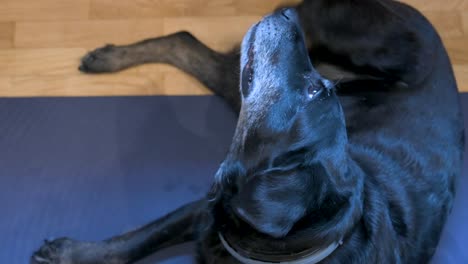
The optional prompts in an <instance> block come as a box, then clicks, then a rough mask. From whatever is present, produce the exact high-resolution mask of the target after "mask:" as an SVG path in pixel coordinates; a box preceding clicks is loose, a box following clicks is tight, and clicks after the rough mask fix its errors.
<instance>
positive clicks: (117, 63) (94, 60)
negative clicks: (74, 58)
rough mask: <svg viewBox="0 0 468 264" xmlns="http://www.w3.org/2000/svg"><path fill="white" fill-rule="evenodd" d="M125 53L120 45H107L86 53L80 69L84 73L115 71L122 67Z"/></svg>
mask: <svg viewBox="0 0 468 264" xmlns="http://www.w3.org/2000/svg"><path fill="white" fill-rule="evenodd" d="M123 54H124V52H123V51H122V50H120V49H119V48H118V47H116V46H114V45H106V46H104V47H101V48H97V49H95V50H93V51H91V52H89V53H88V54H86V55H85V56H84V57H83V58H82V59H81V64H80V66H79V67H78V69H79V70H80V71H81V72H84V73H104V72H115V71H118V70H120V69H121V61H122V55H123Z"/></svg>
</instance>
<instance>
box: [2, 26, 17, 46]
mask: <svg viewBox="0 0 468 264" xmlns="http://www.w3.org/2000/svg"><path fill="white" fill-rule="evenodd" d="M14 36H15V23H14V22H0V48H11V47H13V39H14Z"/></svg>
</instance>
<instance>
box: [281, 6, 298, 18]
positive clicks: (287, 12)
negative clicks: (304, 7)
mask: <svg viewBox="0 0 468 264" xmlns="http://www.w3.org/2000/svg"><path fill="white" fill-rule="evenodd" d="M294 12H295V11H294V9H293V8H284V9H283V10H281V15H282V16H283V17H284V18H285V19H286V20H291V19H292V18H293V17H294Z"/></svg>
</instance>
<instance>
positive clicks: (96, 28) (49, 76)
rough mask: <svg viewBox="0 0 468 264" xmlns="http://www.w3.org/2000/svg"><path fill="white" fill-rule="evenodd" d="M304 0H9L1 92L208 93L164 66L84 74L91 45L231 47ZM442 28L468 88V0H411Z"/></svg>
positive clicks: (1, 10) (0, 32) (0, 31)
mask: <svg viewBox="0 0 468 264" xmlns="http://www.w3.org/2000/svg"><path fill="white" fill-rule="evenodd" d="M298 2H300V0H255V4H252V3H253V2H252V0H133V1H129V0H40V1H37V0H2V1H1V4H0V96H101V95H154V94H162V95H185V94H186V95H200V94H209V93H210V92H209V91H208V90H207V89H206V88H205V87H203V86H202V85H201V84H200V83H199V82H198V81H196V80H194V79H193V78H191V77H190V76H187V75H185V74H184V73H182V72H180V71H179V70H177V69H174V68H172V67H170V66H164V65H144V66H139V67H136V68H133V69H129V70H126V71H123V72H121V73H118V74H108V75H85V74H81V73H79V72H78V71H77V67H78V64H79V60H80V58H81V56H83V55H84V54H85V53H86V52H87V51H88V50H90V49H94V48H95V47H98V46H102V45H104V44H107V43H114V44H126V43H132V42H135V41H138V40H142V39H145V38H151V37H157V36H161V35H164V34H169V33H172V32H176V31H179V30H189V31H191V32H192V33H193V34H194V35H195V36H197V37H198V38H199V39H200V40H201V41H203V42H204V43H206V44H207V45H209V46H210V47H212V48H214V49H216V50H219V51H227V50H229V49H231V48H232V47H233V46H235V45H236V44H238V43H239V42H240V40H241V39H242V36H243V35H244V34H245V32H246V31H247V29H248V27H249V26H250V25H251V24H252V23H254V22H256V21H257V20H258V19H259V18H260V17H261V16H262V15H264V14H265V13H268V12H270V11H272V10H273V9H275V8H276V7H277V6H282V5H287V4H291V3H298ZM404 2H406V3H409V4H411V5H413V6H415V7H416V8H417V9H419V10H420V11H421V12H422V13H424V14H425V15H426V16H427V17H428V19H429V20H430V21H431V22H432V23H433V24H434V26H435V27H436V28H437V29H438V31H439V33H440V35H441V36H442V38H443V41H444V43H445V45H446V47H447V49H448V52H449V54H450V57H451V60H452V62H453V64H454V71H455V73H456V76H457V81H458V84H459V88H460V90H461V91H468V0H448V1H441V0H405V1H404Z"/></svg>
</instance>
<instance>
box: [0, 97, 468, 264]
mask: <svg viewBox="0 0 468 264" xmlns="http://www.w3.org/2000/svg"><path fill="white" fill-rule="evenodd" d="M463 102H464V107H465V112H466V113H467V116H468V95H463ZM235 122H236V117H235V114H234V113H233V112H232V111H231V110H230V109H229V108H228V107H227V106H226V105H225V104H224V103H223V102H222V101H221V100H220V99H219V98H216V97H213V96H202V97H110V98H102V97H101V98H27V99H0V237H1V239H0V263H8V264H24V263H28V260H29V256H30V254H31V253H32V252H33V250H35V249H37V248H38V247H39V246H40V244H41V242H42V240H43V239H44V238H54V237H55V238H57V237H61V236H70V237H73V238H76V239H81V240H101V239H105V238H108V237H110V236H113V235H116V234H119V233H122V232H124V231H128V230H131V229H133V228H135V227H137V226H140V225H142V224H145V223H147V222H148V221H151V220H153V219H155V218H157V217H159V216H162V215H164V214H166V213H168V212H170V211H172V210H174V209H176V208H177V207H178V206H180V205H182V204H184V203H186V202H189V201H193V200H195V199H197V198H200V197H202V196H203V195H204V194H205V192H206V191H207V190H208V187H209V185H210V183H211V181H212V177H213V175H214V173H215V172H216V170H217V167H218V165H219V163H220V162H221V161H222V160H223V158H224V155H225V153H226V151H227V148H228V146H229V144H230V141H231V137H232V134H233V132H234V128H235ZM466 124H468V122H466ZM465 167H466V168H467V169H466V170H465V171H466V172H467V173H468V164H467V163H466V162H465ZM467 173H465V174H464V175H463V177H462V178H461V179H460V182H459V192H458V196H457V200H456V204H455V207H454V211H453V213H452V215H451V217H450V219H449V222H448V225H447V228H446V230H445V232H444V235H443V238H442V242H441V245H440V247H439V250H438V253H437V255H436V257H435V259H434V263H436V264H451V263H454V264H459V263H460V264H461V263H468V254H467V252H466V245H467V244H468V221H467V220H468V213H467V211H466V210H464V208H463V207H464V206H463V203H465V202H466V201H468V177H467V176H466V174H467ZM192 256H193V245H191V244H186V245H182V246H179V247H176V248H173V249H169V250H164V251H162V252H160V253H157V254H156V255H154V256H152V257H150V258H148V259H146V260H144V261H141V262H140V264H152V263H164V264H182V263H194V261H193V259H192Z"/></svg>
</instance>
